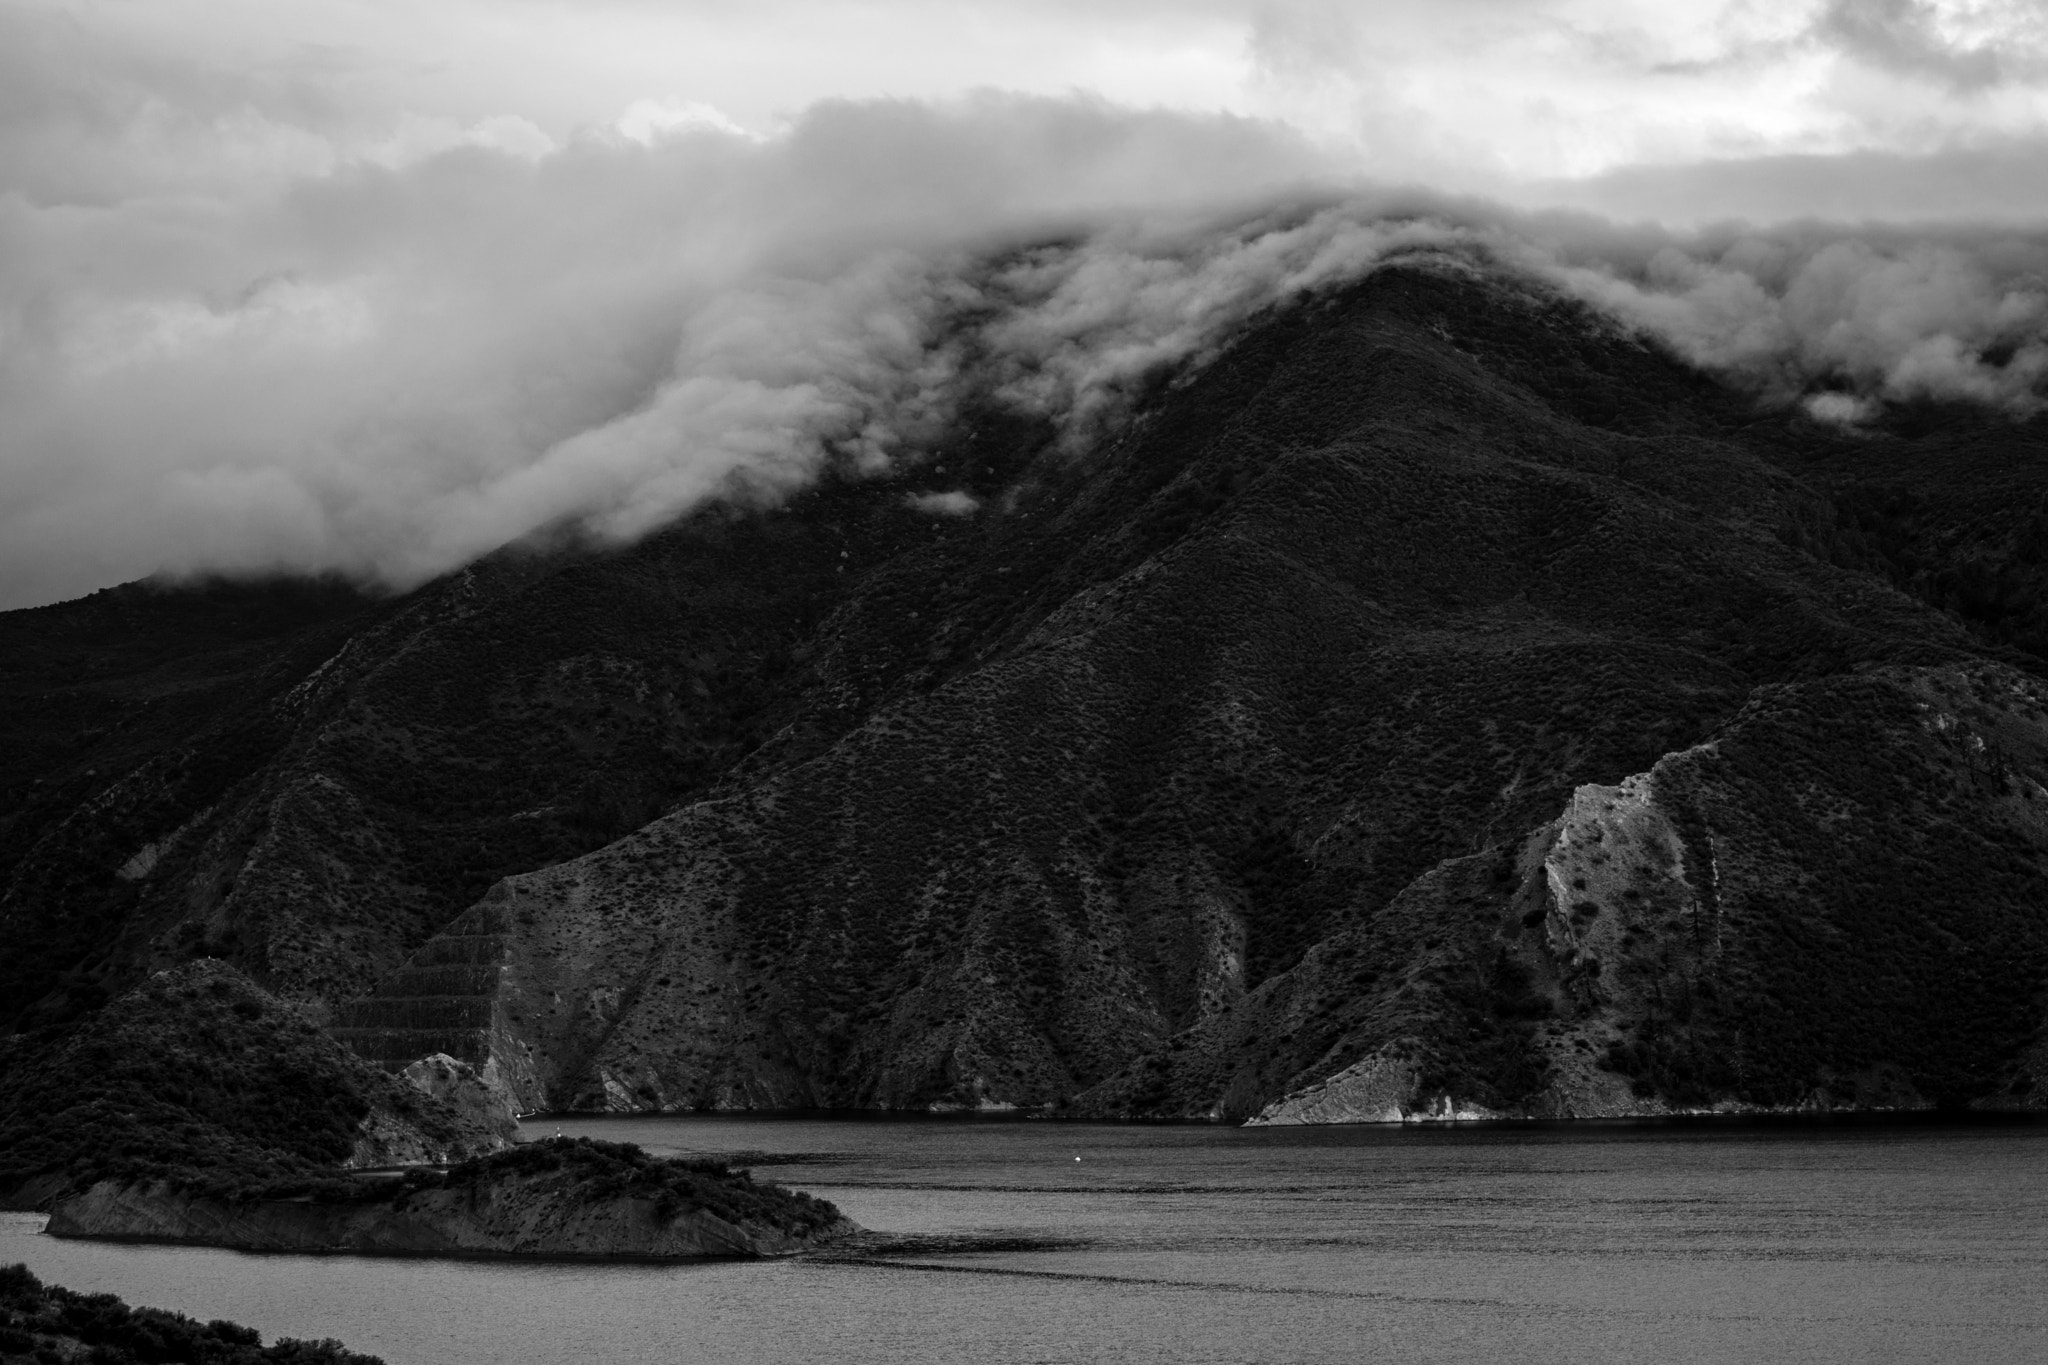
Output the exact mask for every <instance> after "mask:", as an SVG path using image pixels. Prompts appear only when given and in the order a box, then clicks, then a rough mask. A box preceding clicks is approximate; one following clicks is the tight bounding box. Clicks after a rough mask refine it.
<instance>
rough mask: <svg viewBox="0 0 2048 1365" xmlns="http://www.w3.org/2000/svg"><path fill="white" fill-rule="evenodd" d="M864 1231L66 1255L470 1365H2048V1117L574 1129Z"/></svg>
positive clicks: (172, 1295) (668, 1124) (92, 1272)
mask: <svg viewBox="0 0 2048 1365" xmlns="http://www.w3.org/2000/svg"><path fill="white" fill-rule="evenodd" d="M557 1127H559V1128H560V1130H561V1131H562V1132H563V1133H565V1134H570V1135H588V1136H591V1137H602V1138H608V1139H613V1140H623V1141H632V1142H637V1143H639V1144H641V1145H642V1146H644V1147H646V1148H648V1149H649V1150H651V1151H655V1152H660V1153H664V1154H672V1153H711V1152H716V1153H744V1154H746V1155H745V1157H744V1161H745V1162H746V1163H747V1164H751V1165H752V1167H753V1169H754V1170H755V1173H756V1174H757V1175H758V1176H761V1177H764V1178H771V1179H774V1180H778V1181H781V1182H783V1183H785V1184H790V1185H795V1186H798V1187H801V1188H803V1189H807V1190H810V1191H812V1192H814V1193H817V1194H821V1195H823V1196H825V1197H826V1198H829V1199H831V1200H833V1201H834V1202H836V1203H837V1204H839V1206H840V1207H841V1208H842V1209H843V1210H845V1212H846V1213H847V1214H848V1215H850V1216H851V1217H852V1218H854V1219H855V1220H856V1221H858V1222H859V1223H861V1224H862V1225H863V1226H865V1227H867V1228H869V1229H872V1230H873V1233H874V1235H872V1236H869V1237H866V1238H863V1239H860V1240H859V1241H858V1242H857V1243H855V1244H853V1245H851V1246H849V1247H847V1248H845V1249H843V1250H839V1251H835V1252H830V1253H825V1254H814V1255H810V1256H805V1257H800V1258H796V1259H791V1260H781V1261H767V1262H753V1263H745V1262H721V1263H715V1264H709V1265H695V1266H656V1265H564V1264H543V1265H532V1264H512V1263H507V1262H480V1261H420V1260H380V1259H369V1258H349V1257H310V1256H255V1255H246V1254H241V1253H237V1252H228V1251H216V1250H211V1249H206V1248H193V1247H140V1246H117V1245H97V1244H92V1243H82V1242H63V1241H58V1240H56V1239H53V1238H48V1237H43V1236H40V1235H38V1229H39V1228H40V1227H41V1224H42V1219H41V1218H40V1217H39V1216H37V1215H31V1214H0V1263H4V1262H12V1261H16V1260H22V1261H26V1262H28V1264H29V1266H30V1268H32V1269H33V1270H34V1271H35V1272H36V1273H37V1274H39V1275H41V1276H43V1277H44V1278H45V1279H49V1280H52V1281H54V1282H56V1283H58V1284H62V1285H65V1286H67V1287H69V1288H72V1289H80V1290H110V1291H112V1292H114V1293H117V1294H120V1295H121V1296H122V1297H123V1298H125V1299H127V1300H128V1301H129V1302H131V1303H137V1304H153V1305H157V1306H160V1307H165V1308H175V1309H178V1310H180V1311H182V1312H186V1313H190V1314H192V1315H193V1316H195V1317H198V1318H202V1319H204V1318H212V1317H225V1318H229V1319H232V1320H235V1321H238V1322H243V1323H247V1324H249V1325H251V1326H254V1327H257V1328H259V1329H261V1330H262V1331H263V1333H264V1335H265V1336H266V1338H268V1337H272V1336H276V1335H288V1336H300V1337H323V1336H332V1337H338V1338H340V1339H341V1340H342V1341H344V1342H346V1343H347V1344H348V1345H349V1346H351V1347H353V1348H354V1349H356V1350H359V1351H368V1352H373V1353H375V1354H378V1355H381V1356H383V1357H384V1358H385V1359H386V1360H387V1361H389V1362H390V1363H391V1365H463V1363H465V1362H478V1365H481V1363H482V1362H517V1363H518V1365H553V1363H554V1362H569V1361H578V1362H583V1361H595V1362H618V1363H620V1365H638V1363H639V1362H657V1361H658V1362H662V1363H663V1365H674V1363H675V1362H682V1361H690V1362H699V1361H701V1362H771V1361H773V1362H780V1361H791V1362H803V1361H819V1362H828V1361H829V1362H835V1363H839V1362H862V1363H865V1362H875V1363H876V1365H882V1363H884V1362H887V1363H888V1365H899V1363H901V1362H911V1363H913V1365H916V1363H921V1362H932V1363H933V1365H937V1363H938V1362H978V1361H991V1362H993V1361H1002V1362H1031V1361H1046V1362H1068V1361H1104V1362H1111V1361H1114V1362H1160V1363H1161V1365H1165V1363H1166V1362H1172V1363H1173V1365H1188V1363H1189V1362H1212V1361H1213V1362H1296V1361H1301V1362H1313V1361H1333V1362H1334V1361H1346V1362H1350V1361H1358V1360H1365V1359H1380V1358H1384V1359H1390V1360H1400V1361H1515V1362H1544V1361H1558V1362H1571V1365H1588V1363H1589V1362H1604V1361H1614V1362H1623V1361H1626V1362H1631V1363H1633V1362H1644V1361H1657V1362H1695V1361H1728V1362H1736V1361H1740V1362H1757V1361H1774V1362H1775V1361H1856V1362H1885V1361H1970V1362H1976V1363H1978V1365H1984V1363H1988V1362H2002V1361H2014V1362H2018V1361H2029V1362H2039V1361H2048V1126H2044V1125H2041V1124H2039V1123H2011V1124H1993V1125H1981V1126H1978V1125H1943V1124H1936V1123H1896V1124H1885V1123H1874V1122H1849V1123H1841V1124H1833V1125H1800V1124H1790V1123H1786V1124H1750V1125H1734V1124H1730V1125H1723V1124H1703V1125H1693V1126H1640V1125H1625V1124H1614V1125H1556V1126H1544V1127H1457V1128H1392V1129H1390V1128H1380V1127H1356V1128H1294V1129H1243V1128H1222V1127H1201V1126H1187V1127H1139V1126H1112V1125H1073V1124H1055V1123H1042V1122H1027V1121H991V1120H982V1119H943V1118H931V1119H903V1118H888V1119H883V1118H874V1119H860V1118H796V1117H766V1118H764V1117H689V1118H652V1117H631V1118H612V1119H607V1118H575V1119H564V1120H562V1121H561V1122H560V1123H559V1125H558V1124H557V1123H556V1122H555V1121H553V1120H547V1121H542V1122H537V1123H531V1124H529V1125H528V1130H527V1131H528V1133H529V1134H532V1135H544V1134H551V1133H553V1132H554V1131H555V1130H556V1128H557Z"/></svg>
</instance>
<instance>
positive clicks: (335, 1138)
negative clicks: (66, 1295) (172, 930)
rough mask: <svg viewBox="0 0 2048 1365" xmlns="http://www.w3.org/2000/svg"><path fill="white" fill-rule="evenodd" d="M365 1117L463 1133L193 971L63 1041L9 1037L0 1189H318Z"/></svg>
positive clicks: (428, 1104)
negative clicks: (156, 1182)
mask: <svg viewBox="0 0 2048 1365" xmlns="http://www.w3.org/2000/svg"><path fill="white" fill-rule="evenodd" d="M373 1106H379V1107H382V1108H384V1109H385V1110H386V1111H387V1112H390V1113H392V1114H394V1115H396V1116H398V1117H400V1118H403V1119H406V1120H408V1121H410V1122H412V1123H413V1124H415V1125H417V1126H418V1127H419V1128H421V1129H422V1130H425V1131H427V1132H430V1133H433V1132H441V1133H445V1134H446V1135H447V1136H449V1137H450V1138H456V1137H459V1135H460V1134H461V1132H462V1131H463V1130H462V1127H461V1124H460V1120H458V1119H457V1118H456V1117H455V1116H454V1115H452V1114H450V1113H449V1112H447V1111H446V1110H445V1109H443V1108H442V1107H441V1106H440V1105H438V1104H437V1103H436V1102H435V1101H433V1100H432V1099H430V1098H428V1097H427V1096H425V1095H423V1094H421V1093H420V1092H418V1091H416V1090H414V1089H413V1088H412V1087H410V1086H408V1085H405V1084H403V1083H401V1082H399V1081H397V1080H395V1079H394V1078H392V1077H390V1076H387V1075H384V1074H383V1073H381V1072H379V1071H377V1070H375V1069H374V1068H372V1067H370V1066H369V1065H367V1064H366V1063H364V1062H362V1061H361V1060H359V1059H358V1058H356V1057H355V1056H354V1055H353V1054H351V1053H350V1052H349V1051H348V1050H347V1049H345V1048H343V1047H341V1046H340V1045H339V1044H337V1043H336V1042H335V1041H334V1040H333V1039H331V1038H329V1037H328V1036H327V1035H326V1034H324V1033H322V1032H321V1031H320V1030H319V1029H317V1028H315V1027H314V1026H313V1025H311V1024H310V1023H308V1022H307V1021H306V1020H305V1019H304V1018H303V1017H302V1016H301V1015H300V1014H298V1013H297V1012H295V1011H293V1010H292V1009H290V1008H289V1007H287V1006H285V1005H283V1004H281V1003H280V1002H279V1001H278V1000H276V999H275V998H274V997H272V996H269V995H267V994H266V993H264V992H263V991H260V990H258V989H257V988H256V987H254V986H253V985H251V984H250V983H249V982H248V980H247V979H246V978H244V977H242V976H241V975H240V974H239V973H237V972H235V971H234V970H233V969H232V968H229V967H227V966H225V965H224V964H221V963H217V962H211V961H206V962H197V963H192V964H189V965H187V966H185V967H182V968H180V969H178V970H175V971H166V972H163V973H161V974H159V975H157V976H155V977H152V978H150V979H148V980H146V981H145V982H143V983H142V985H140V986H138V987H137V988H136V989H135V990H133V991H131V992H129V993H128V994H127V995H125V996H123V997H121V998H120V999H118V1000H116V1001H114V1002H113V1003H112V1004H110V1005H109V1006H107V1007H106V1008H105V1009H103V1010H101V1011H99V1012H98V1013H97V1014H95V1015H94V1016H92V1018H90V1019H89V1020H88V1021H86V1022H85V1023H84V1024H83V1025H81V1026H79V1027H77V1028H75V1029H72V1030H69V1031H68V1032H66V1033H64V1034H61V1035H58V1036H54V1037H53V1036H47V1035H33V1034H31V1035H22V1036H19V1037H16V1038H14V1039H10V1040H8V1043H7V1045H6V1047H5V1049H4V1051H0V1194H4V1193H5V1192H6V1191H8V1190H10V1189H12V1188H15V1187H18V1186H20V1185H22V1184H23V1183H24V1182H26V1181H29V1180H32V1179H35V1178H36V1177H56V1178H58V1179H60V1180H61V1182H62V1183H63V1184H64V1186H66V1187H67V1188H78V1187H82V1186H84V1185H88V1184H90V1183H92V1182H93V1181H95V1180H101V1179H161V1180H168V1181H171V1182H173V1183H174V1184H176V1185H178V1186H181V1187H184V1188H188V1189H194V1190H204V1191H208V1192H222V1193H229V1192H237V1191H251V1190H256V1189H262V1188H266V1187H271V1186H278V1185H284V1184H289V1183H291V1182H294V1181H306V1180H309V1179H318V1178H324V1177H327V1176H330V1175H331V1174H332V1173H333V1172H334V1171H335V1169H336V1168H338V1167H339V1166H340V1165H341V1164H342V1163H343V1162H344V1161H346V1160H347V1159H348V1158H349V1156H350V1153H351V1150H352V1149H353V1147H354V1144H355V1141H356V1138H357V1135H358V1134H357V1130H358V1125H359V1124H360V1123H361V1122H362V1120H363V1119H364V1117H365V1116H366V1115H368V1114H369V1113H370V1111H371V1109H372V1107H373ZM45 1183H46V1182H45ZM49 1193H50V1191H49V1190H47V1189H45V1190H44V1191H43V1192H42V1197H43V1198H45V1199H47V1198H48V1196H49Z"/></svg>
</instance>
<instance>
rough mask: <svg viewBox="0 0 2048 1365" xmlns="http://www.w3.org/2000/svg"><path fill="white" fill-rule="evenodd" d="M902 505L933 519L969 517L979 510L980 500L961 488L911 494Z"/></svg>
mask: <svg viewBox="0 0 2048 1365" xmlns="http://www.w3.org/2000/svg"><path fill="white" fill-rule="evenodd" d="M903 505H904V506H906V507H908V508H910V509H911V510H912V511H914V512H923V513H926V514H927V515H930V516H934V517H971V516H973V515H974V514H975V513H976V512H979V511H980V510H981V500H980V499H979V498H976V497H975V496H974V494H972V493H969V492H968V491H967V490H965V489H963V488H952V489H948V490H947V491H945V492H943V493H912V494H910V495H909V496H908V497H906V498H904V500H903Z"/></svg>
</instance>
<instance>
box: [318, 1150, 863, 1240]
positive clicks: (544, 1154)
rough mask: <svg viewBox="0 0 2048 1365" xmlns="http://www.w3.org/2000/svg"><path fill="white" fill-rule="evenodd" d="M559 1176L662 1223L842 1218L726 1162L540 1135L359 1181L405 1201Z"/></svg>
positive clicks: (785, 1225)
mask: <svg viewBox="0 0 2048 1365" xmlns="http://www.w3.org/2000/svg"><path fill="white" fill-rule="evenodd" d="M554 1173H560V1174H562V1175H564V1176H566V1177H567V1178H568V1179H570V1180H572V1181H574V1182H575V1183H576V1186H577V1189H578V1190H579V1192H580V1193H581V1194H582V1195H583V1196H584V1197H585V1198H587V1199H589V1200H590V1201H592V1202H596V1201H598V1200H603V1199H613V1198H619V1197H622V1196H623V1197H625V1198H631V1199H649V1200H652V1201H653V1202H654V1209H655V1213H656V1214H657V1215H658V1216H659V1217H661V1218H665V1219H666V1218H675V1217H679V1216H682V1215H685V1214H691V1213H708V1214H711V1215H713V1216H714V1217H717V1218H722V1219H724V1220H725V1221H726V1222H728V1223H732V1224H735V1225H749V1224H751V1225H754V1226H767V1227H772V1228H777V1229H780V1230H782V1231H784V1232H788V1233H790V1234H791V1235H793V1236H808V1235H810V1234H812V1233H815V1232H819V1231H822V1230H823V1229H825V1228H827V1227H829V1226H831V1225H832V1224H833V1223H835V1222H837V1221H838V1219H839V1210H838V1209H837V1208H836V1207H834V1206H833V1205H832V1204H830V1203H828V1202H826V1201H825V1200H823V1199H819V1198H817V1197H816V1196H814V1195H809V1194H805V1193H804V1192H803V1191H801V1190H786V1189H783V1188H782V1187H781V1186H779V1185H762V1184H758V1183H756V1182H755V1180H754V1178H753V1176H752V1174H751V1173H750V1172H747V1171H736V1170H733V1169H732V1167H731V1166H730V1165H729V1164H728V1163H726V1162H723V1161H693V1160H687V1159H683V1158H676V1157H668V1158H664V1157H656V1156H649V1155H648V1154H647V1153H646V1152H644V1151H642V1150H641V1149H640V1148H639V1147H636V1146H634V1145H633V1144H632V1143H630V1142H604V1141H601V1140H598V1139H595V1138H544V1139H542V1140H540V1141H538V1142H527V1143H522V1144H520V1145H519V1146H517V1147H510V1148H507V1149H506V1150H504V1151H502V1152H494V1153H492V1154H491V1155H489V1156H485V1157H478V1158H477V1159H476V1160H474V1161H465V1162H463V1163H461V1164H460V1165H456V1166H451V1167H448V1168H447V1169H445V1170H413V1171H408V1172H406V1174H405V1176H404V1178H403V1179H402V1180H400V1181H396V1182H363V1181H359V1182H356V1184H357V1186H358V1187H359V1188H366V1189H368V1190H369V1191H371V1192H370V1193H367V1194H365V1195H364V1196H362V1197H363V1198H366V1199H374V1200H392V1201H396V1202H400V1203H402V1202H403V1201H404V1200H405V1199H406V1198H407V1197H408V1196H409V1195H410V1194H412V1193H414V1192H416V1191H419V1190H424V1189H458V1190H461V1189H483V1188H486V1187H488V1186H490V1185H492V1184H494V1183H497V1182H502V1181H505V1180H509V1179H517V1178H519V1177H522V1176H534V1175H543V1174H554Z"/></svg>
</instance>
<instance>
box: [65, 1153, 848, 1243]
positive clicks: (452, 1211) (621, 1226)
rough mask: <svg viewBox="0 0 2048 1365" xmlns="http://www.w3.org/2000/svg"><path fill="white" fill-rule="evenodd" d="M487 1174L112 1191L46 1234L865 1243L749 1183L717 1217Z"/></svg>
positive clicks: (580, 1171) (593, 1184) (75, 1205)
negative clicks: (344, 1185) (250, 1193)
mask: <svg viewBox="0 0 2048 1365" xmlns="http://www.w3.org/2000/svg"><path fill="white" fill-rule="evenodd" d="M560 1145H561V1146H563V1147H564V1148H568V1147H571V1146H573V1144H560ZM645 1164H647V1163H646V1162H645V1160H644V1159H643V1165H645ZM653 1164H654V1165H655V1166H656V1167H657V1168H658V1166H659V1163H653ZM480 1165H481V1166H482V1167H483V1169H482V1170H480V1171H477V1172H471V1173H464V1172H463V1171H460V1170H458V1171H456V1172H452V1173H450V1175H449V1176H448V1177H446V1178H444V1179H440V1180H430V1181H428V1182H427V1183H424V1184H418V1185H415V1184H413V1183H411V1182H407V1181H401V1180H389V1181H384V1182H381V1183H382V1184H384V1185H386V1186H387V1187H388V1188H385V1189H380V1190H377V1191H374V1192H371V1193H369V1194H368V1195H366V1196H364V1197H359V1198H356V1199H353V1200H342V1199H328V1200H320V1199H316V1198H312V1197H299V1198H234V1197H230V1196H224V1195H219V1194H208V1193H201V1192H195V1191H192V1190H188V1189H181V1188H179V1187H177V1186H175V1185H173V1184H171V1183H169V1182H166V1181H118V1180H102V1181H99V1182H98V1183H96V1184H94V1185H92V1186H91V1187H90V1188H88V1189H86V1190H84V1191H82V1192H80V1193H77V1194H74V1195H70V1196H68V1197H66V1198H63V1199H60V1200H58V1201H57V1202H56V1203H55V1205H54V1206H53V1207H52V1208H51V1210H50V1221H49V1224H48V1226H47V1227H46V1229H45V1230H46V1231H47V1232H48V1233H49V1234H50V1235H51V1236H54V1237H79V1238H92V1239H104V1240H126V1241H139V1242H179V1243H195V1244H200V1245H206V1246H219V1247H232V1248H235V1249H237V1250H241V1251H289V1252H348V1253H355V1254H361V1255H393V1256H531V1257H547V1258H584V1257H588V1258H593V1259H604V1258H619V1259H650V1260H686V1259H697V1258H702V1257H714V1256H743V1257H744V1256H779V1255H786V1254H789V1253H792V1252H797V1251H802V1250H804V1249H805V1248H807V1247H811V1246H815V1245H818V1244H819V1243H821V1242H824V1241H828V1240H831V1239H832V1238H835V1237H838V1236H841V1235H844V1234H845V1233H848V1232H852V1231H855V1230H856V1228H855V1225H854V1224H853V1223H851V1222H849V1221H848V1220H847V1219H845V1218H843V1217H841V1216H839V1213H838V1211H837V1210H836V1209H833V1208H832V1206H831V1205H829V1204H824V1203H822V1202H821V1201H817V1200H813V1199H810V1198H808V1197H807V1196H803V1195H796V1194H791V1193H789V1192H786V1191H782V1190H778V1189H775V1188H773V1187H761V1186H754V1185H753V1184H752V1183H751V1182H750V1181H747V1180H746V1178H745V1177H743V1176H728V1177H726V1178H725V1183H726V1185H727V1186H729V1187H730V1186H733V1185H739V1186H740V1187H742V1189H743V1192H744V1193H743V1197H742V1198H740V1199H738V1200H734V1201H730V1202H728V1203H727V1204H726V1206H725V1207H723V1208H722V1209H714V1208H710V1207H706V1206H704V1205H703V1204H701V1203H699V1204H695V1205H693V1204H692V1203H691V1201H689V1200H687V1199H681V1200H679V1199H677V1198H676V1197H675V1196H674V1195H673V1194H669V1195H668V1197H666V1198H664V1194H665V1193H666V1192H665V1191H664V1190H663V1189H661V1188H660V1187H659V1186H658V1185H655V1184H651V1183H649V1182H647V1181H641V1182H639V1183H638V1184H629V1185H626V1186H625V1187H624V1188H620V1184H621V1182H620V1180H619V1179H618V1177H617V1176H616V1174H615V1171H612V1172H605V1171H600V1172H593V1171H592V1170H590V1169H588V1168H585V1167H581V1166H578V1165H576V1164H568V1165H556V1166H542V1167H540V1168H539V1169H533V1168H531V1165H530V1163H519V1162H516V1161H515V1162H511V1163H496V1164H493V1163H480ZM330 1193H332V1192H330Z"/></svg>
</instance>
